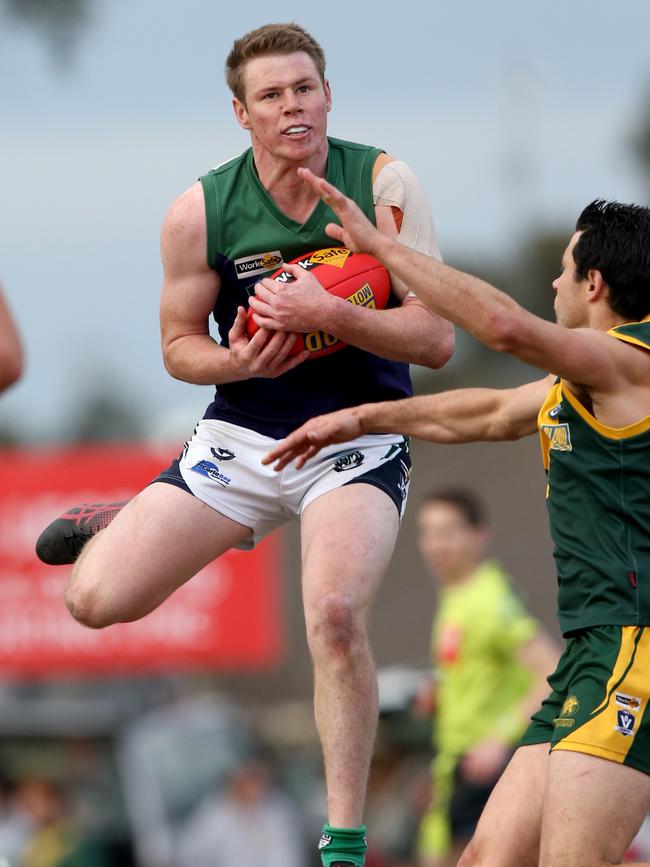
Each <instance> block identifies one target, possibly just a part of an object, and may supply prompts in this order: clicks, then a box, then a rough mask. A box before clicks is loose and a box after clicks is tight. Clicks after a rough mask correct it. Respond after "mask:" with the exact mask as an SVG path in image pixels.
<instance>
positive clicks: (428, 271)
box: [298, 168, 630, 390]
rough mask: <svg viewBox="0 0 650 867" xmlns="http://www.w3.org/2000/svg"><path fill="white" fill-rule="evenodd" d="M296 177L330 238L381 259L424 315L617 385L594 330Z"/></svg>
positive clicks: (325, 187)
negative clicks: (383, 227) (384, 230)
mask: <svg viewBox="0 0 650 867" xmlns="http://www.w3.org/2000/svg"><path fill="white" fill-rule="evenodd" d="M298 173H299V174H300V177H301V178H302V179H303V180H304V181H305V183H308V184H309V185H310V186H311V187H312V189H313V190H314V191H315V192H317V193H318V194H319V195H320V196H321V197H322V198H323V199H324V200H325V201H326V202H327V204H328V205H329V206H330V207H331V208H332V210H333V211H334V212H335V214H336V215H337V217H338V218H339V220H340V221H341V224H342V225H341V226H338V225H336V224H332V223H331V224H330V225H329V226H328V227H327V233H328V234H329V235H330V237H332V238H336V239H337V240H339V241H342V242H343V243H344V244H345V245H346V246H348V247H350V248H351V249H353V250H358V251H361V250H363V251H364V252H367V253H370V254H371V255H373V256H375V257H376V258H377V259H380V260H381V261H382V262H383V263H384V265H386V267H387V268H388V269H389V270H390V271H391V273H395V274H397V275H398V276H399V278H400V279H401V280H402V281H403V282H404V283H405V284H406V285H408V286H409V288H410V289H412V290H413V291H414V292H415V293H416V295H417V297H418V298H419V299H420V301H422V302H423V303H424V304H425V305H426V306H427V307H428V308H429V309H430V310H433V311H435V312H436V313H439V314H440V315H441V316H444V317H445V318H446V319H449V320H450V321H451V322H454V323H455V324H456V325H459V326H460V327H461V328H463V329H464V330H465V331H467V332H469V333H470V334H472V335H473V336H474V337H476V338H477V340H480V341H481V342H482V343H484V344H485V345H486V346H489V347H490V348H491V349H494V350H496V351H498V352H508V353H510V354H511V355H514V356H516V357H517V358H519V359H521V360H522V361H524V362H526V363H528V364H532V365H534V366H536V367H539V368H541V369H542V370H549V371H552V372H553V373H555V374H556V375H558V376H561V377H563V378H564V379H567V380H569V381H571V382H575V383H580V384H582V385H585V386H587V387H590V386H592V387H599V388H601V389H603V390H607V389H613V388H615V387H616V384H617V383H618V382H619V381H620V378H619V371H618V368H617V366H618V364H619V363H620V360H621V358H622V357H623V356H622V353H621V347H620V346H617V343H619V341H615V340H612V339H611V338H610V337H608V336H607V335H606V334H605V333H604V332H601V331H597V330H595V329H570V328H564V327H563V326H561V325H556V324H555V323H552V322H547V321H546V320H545V319H540V317H538V316H535V315H533V314H532V313H530V312H529V311H528V310H525V309H524V308H523V307H521V306H520V305H519V304H518V303H517V302H516V301H515V300H514V299H513V298H511V297H510V296H509V295H506V294H505V293H504V292H501V291H499V290H498V289H496V288H495V287H494V286H491V285H490V284H489V283H486V282H485V281H484V280H481V279H480V278H478V277H473V276H472V275H470V274H465V273H463V272H462V271H457V270H456V269H455V268H451V267H449V266H448V265H443V264H442V263H441V262H436V261H435V260H434V259H432V258H430V257H427V256H422V255H420V254H419V253H416V252H415V251H413V250H409V249H408V248H406V247H404V246H403V245H401V244H400V243H399V242H397V241H395V240H393V239H390V238H386V237H384V236H383V235H381V234H380V233H379V232H377V230H376V229H375V228H374V226H372V224H371V223H370V222H369V221H368V220H367V219H366V217H365V216H364V215H363V214H362V213H361V211H360V210H359V209H358V208H357V206H356V205H355V203H354V202H352V201H351V200H350V199H348V198H346V197H345V196H344V195H343V194H342V193H341V192H339V191H338V190H337V189H336V188H335V187H333V186H332V185H331V184H329V183H328V182H327V181H325V180H324V179H323V178H318V177H316V176H315V175H314V174H312V172H310V171H309V169H302V168H301V169H298ZM629 355H630V353H626V354H625V357H626V358H627V357H628V356H629Z"/></svg>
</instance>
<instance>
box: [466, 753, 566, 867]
mask: <svg viewBox="0 0 650 867" xmlns="http://www.w3.org/2000/svg"><path fill="white" fill-rule="evenodd" d="M548 748H549V747H548V744H532V745H529V746H523V747H519V749H518V750H517V751H516V752H515V754H514V756H513V757H512V759H511V760H510V763H509V764H508V766H507V768H506V769H505V771H504V772H503V775H502V777H501V779H500V780H499V782H498V783H497V784H496V786H495V787H494V790H493V791H492V794H491V795H490V797H489V799H488V802H487V804H486V805H485V809H484V810H483V813H482V815H481V818H480V819H479V823H478V826H477V828H476V833H475V834H474V836H473V837H472V839H471V840H470V842H469V845H468V846H467V848H466V849H465V851H464V852H463V854H462V856H461V859H460V861H459V862H458V867H536V865H537V860H538V853H539V840H540V832H541V825H542V810H543V804H544V790H545V786H546V775H547V770H548V763H549V754H548Z"/></svg>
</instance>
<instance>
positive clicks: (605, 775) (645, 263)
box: [266, 171, 650, 867]
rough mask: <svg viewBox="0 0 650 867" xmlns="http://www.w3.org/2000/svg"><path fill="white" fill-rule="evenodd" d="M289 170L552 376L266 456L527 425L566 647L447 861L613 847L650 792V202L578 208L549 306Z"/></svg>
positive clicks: (319, 430)
mask: <svg viewBox="0 0 650 867" xmlns="http://www.w3.org/2000/svg"><path fill="white" fill-rule="evenodd" d="M300 174H301V176H302V177H303V179H304V180H305V181H306V182H307V184H308V185H309V186H310V188H311V189H313V190H314V191H318V192H320V194H321V195H322V196H323V197H324V199H325V200H326V201H327V202H328V203H329V204H330V205H331V207H332V208H333V209H334V210H335V211H336V213H337V216H338V218H339V220H340V221H341V223H342V226H343V228H342V227H341V226H338V225H332V226H330V227H328V231H329V232H330V233H331V236H332V237H334V238H338V239H341V240H343V241H344V242H345V243H346V244H348V245H352V247H353V249H357V250H364V251H366V252H368V253H371V254H372V255H374V256H376V257H377V258H379V259H381V260H382V261H383V262H384V264H385V265H386V266H387V267H388V268H390V269H391V271H394V272H395V273H397V274H398V275H399V277H401V278H402V279H403V280H405V281H406V282H407V283H408V285H409V286H410V287H411V288H412V289H413V290H414V291H415V292H416V294H417V296H418V298H419V299H420V300H421V301H423V302H424V303H425V304H426V305H427V306H428V307H429V308H430V309H431V310H434V311H436V312H437V313H439V314H441V315H443V316H446V317H447V318H449V319H450V320H451V321H452V322H455V323H456V324H457V325H460V326H461V327H462V328H464V329H465V330H466V331H468V332H469V333H471V334H473V335H474V336H475V337H476V338H478V339H479V340H481V341H482V342H483V343H485V344H486V345H487V346H489V347H490V348H492V349H494V350H496V351H499V352H508V353H510V354H512V355H514V356H515V357H516V358H519V359H521V360H522V361H525V362H526V363H528V364H532V365H534V366H536V367H539V368H541V369H542V370H545V371H550V375H548V376H545V377H544V378H543V379H540V380H538V381H536V382H532V383H530V384H528V385H524V386H521V387H519V388H515V389H503V390H501V389H484V388H480V389H478V388H477V389H461V390H458V391H451V392H448V393H442V394H439V395H432V396H429V397H418V398H413V399H407V400H403V401H395V402H389V403H380V404H375V405H372V406H370V405H365V406H361V407H357V408H355V409H351V410H343V411H340V412H338V413H334V414H330V415H326V416H324V417H322V418H320V419H318V418H317V419H314V420H312V421H310V422H307V423H306V424H305V425H304V426H303V427H302V428H301V429H299V430H297V431H296V432H294V434H292V435H291V436H290V437H289V438H288V439H287V441H286V442H285V444H284V445H282V446H280V447H279V448H276V449H275V450H273V452H271V453H270V454H269V455H268V456H267V458H266V460H267V461H268V462H269V463H272V462H273V461H276V462H277V463H276V467H281V466H283V465H284V464H286V463H287V462H288V461H290V460H292V459H293V458H294V457H297V458H298V461H297V465H298V466H300V465H302V464H303V463H304V462H305V461H306V460H309V458H310V457H312V456H313V455H314V454H316V452H317V451H318V450H319V449H320V448H321V446H322V445H323V444H325V443H333V442H337V443H340V442H345V441H346V440H347V439H348V438H349V437H350V436H358V434H359V433H360V432H361V431H364V432H369V431H373V430H391V431H400V432H402V433H404V434H410V435H414V436H420V437H422V438H423V439H428V440H431V441H433V442H444V443H462V442H469V441H476V440H509V439H517V438H519V437H522V436H526V435H528V434H532V433H534V431H535V430H536V428H539V433H540V437H541V442H542V452H543V457H544V463H545V468H546V470H547V476H548V487H547V503H548V511H549V518H550V526H551V535H552V537H553V541H554V543H555V559H556V566H557V572H558V579H559V595H558V607H559V619H560V625H561V628H562V632H563V634H564V635H565V637H566V638H567V646H566V650H565V652H564V653H563V655H562V657H561V659H560V662H559V664H558V667H557V669H556V671H555V673H554V674H553V675H552V676H551V677H550V678H549V684H550V686H551V687H552V692H551V694H550V696H549V697H548V698H547V699H546V700H545V701H544V703H543V704H542V707H541V709H540V710H539V711H538V712H537V713H536V714H535V715H534V716H533V721H532V723H531V725H530V727H529V729H528V731H527V732H526V734H525V735H524V738H523V739H522V745H521V746H520V747H519V748H518V749H517V751H516V752H515V754H514V756H513V758H512V760H511V762H510V764H509V765H508V768H507V769H506V771H505V773H504V775H503V776H502V777H501V779H500V781H499V783H498V784H497V786H496V788H495V790H494V792H493V793H492V796H491V798H490V800H489V801H488V804H487V806H486V808H485V811H484V812H483V815H482V817H481V820H480V822H479V825H478V828H477V831H476V834H475V835H474V837H473V839H472V841H471V842H470V844H469V846H468V847H467V848H466V850H465V852H464V853H463V856H462V857H461V860H460V862H459V863H460V865H461V867H472V865H479V864H480V865H499V867H509V865H512V867H515V865H516V867H523V865H536V864H538V863H539V864H542V865H544V867H578V865H605V864H619V863H621V861H622V859H623V857H624V854H625V851H626V849H627V847H628V845H629V843H630V841H631V840H632V838H633V837H634V835H635V834H636V832H637V830H638V828H639V827H640V825H641V822H642V820H643V818H644V817H645V815H646V814H647V813H648V810H649V809H650V711H648V705H649V703H650V542H649V539H650V535H649V534H648V527H650V209H648V208H643V207H639V206H636V205H622V204H619V203H616V202H609V203H607V202H604V201H595V202H592V203H591V204H590V205H589V206H588V207H586V208H585V209H584V211H583V212H582V214H581V215H580V217H579V218H578V221H577V224H576V230H575V232H574V233H573V235H572V236H571V238H570V240H569V243H568V245H567V247H566V250H565V251H564V254H563V256H562V272H561V274H560V276H559V277H558V278H557V279H556V280H555V281H554V282H553V288H554V290H555V311H556V319H557V322H556V323H551V322H547V321H545V320H543V319H540V318H539V317H537V316H534V315H533V314H532V313H529V312H528V311H527V310H524V309H523V308H522V307H521V306H520V305H519V304H517V302H516V301H515V300H514V299H512V298H510V297H509V296H507V295H506V294H504V293H503V292H500V291H499V290H497V289H495V288H494V287H493V286H490V285H489V284H488V283H486V282H484V281H483V280H480V279H479V278H477V277H472V276H470V275H468V274H463V273H461V272H459V271H457V270H455V269H453V268H450V267H447V266H445V265H442V264H440V263H438V262H434V261H433V260H431V259H427V258H426V257H424V256H420V255H418V254H417V253H413V252H411V251H409V250H406V249H405V248H404V247H403V246H402V245H400V244H399V243H396V242H395V241H394V240H391V239H388V238H383V237H382V236H380V235H379V233H377V232H376V230H375V229H374V227H372V226H371V225H369V223H368V221H367V220H366V219H365V218H364V217H363V216H362V215H361V214H360V213H359V211H358V209H357V208H356V206H355V205H354V204H353V203H352V202H350V201H349V200H348V199H346V197H345V196H343V195H342V194H341V193H340V192H339V191H337V190H336V189H334V188H333V187H332V186H331V185H330V184H328V183H327V182H326V181H324V180H323V179H322V178H316V177H314V176H313V175H311V174H310V173H309V172H307V171H301V172H300ZM549 745H550V751H549Z"/></svg>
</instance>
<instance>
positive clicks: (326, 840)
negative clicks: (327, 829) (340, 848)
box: [318, 834, 332, 851]
mask: <svg viewBox="0 0 650 867" xmlns="http://www.w3.org/2000/svg"><path fill="white" fill-rule="evenodd" d="M331 842H332V835H331V834H321V838H320V840H319V841H318V850H319V851H320V850H321V849H324V848H325V847H326V846H329V844H330V843H331Z"/></svg>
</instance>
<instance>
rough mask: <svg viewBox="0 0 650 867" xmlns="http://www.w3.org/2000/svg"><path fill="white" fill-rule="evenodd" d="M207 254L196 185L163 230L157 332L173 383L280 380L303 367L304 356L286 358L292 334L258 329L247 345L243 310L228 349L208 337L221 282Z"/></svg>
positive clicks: (176, 205)
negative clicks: (161, 275)
mask: <svg viewBox="0 0 650 867" xmlns="http://www.w3.org/2000/svg"><path fill="white" fill-rule="evenodd" d="M205 251H206V228H205V206H204V202H203V192H202V190H201V185H200V184H194V185H193V186H192V187H190V189H189V190H187V191H186V192H185V193H183V194H182V195H181V196H179V197H178V198H177V199H176V200H175V201H174V203H173V204H172V206H171V207H170V209H169V211H168V213H167V216H166V218H165V222H164V224H163V229H162V236H161V256H162V262H163V270H164V280H163V290H162V298H161V303H160V328H161V338H162V350H163V359H164V362H165V367H166V369H167V371H168V372H169V373H170V374H171V375H172V376H173V377H174V378H175V379H181V380H183V381H185V382H192V383H194V384H196V385H212V384H218V383H225V382H237V381H239V380H244V379H248V378H250V377H253V376H266V377H275V376H280V375H281V374H282V373H285V372H286V371H287V370H290V369H291V368H292V367H295V366H296V364H300V362H301V361H304V356H302V355H301V356H296V357H294V358H291V359H289V358H288V353H289V350H290V349H291V346H292V345H293V341H294V340H295V335H293V334H286V333H281V332H275V333H273V332H269V331H268V330H266V329H260V331H258V332H257V333H256V334H255V336H254V337H253V338H252V339H250V340H249V339H248V337H247V335H246V328H245V322H246V311H245V310H244V308H243V307H242V308H240V309H239V310H238V312H237V317H236V319H235V322H234V323H233V326H232V329H231V330H230V332H229V335H228V336H229V343H230V346H229V348H225V347H223V346H220V345H219V344H218V343H217V341H216V340H214V339H213V338H212V337H211V336H210V331H209V327H208V321H209V317H210V314H211V313H212V309H213V307H214V304H215V302H216V300H217V296H218V294H219V284H220V281H219V276H218V274H217V273H216V272H215V271H214V270H212V269H211V268H210V267H209V266H208V263H207V259H206V254H205Z"/></svg>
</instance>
